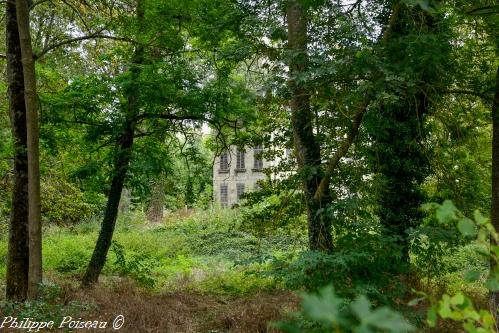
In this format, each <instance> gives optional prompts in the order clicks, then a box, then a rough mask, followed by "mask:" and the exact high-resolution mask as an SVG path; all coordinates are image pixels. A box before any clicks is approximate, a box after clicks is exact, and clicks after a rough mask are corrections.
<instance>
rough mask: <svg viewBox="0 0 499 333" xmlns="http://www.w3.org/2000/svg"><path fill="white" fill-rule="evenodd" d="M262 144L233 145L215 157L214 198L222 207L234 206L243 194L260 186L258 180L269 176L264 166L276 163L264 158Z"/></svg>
mask: <svg viewBox="0 0 499 333" xmlns="http://www.w3.org/2000/svg"><path fill="white" fill-rule="evenodd" d="M262 152H263V148H262V146H256V147H253V148H244V149H242V148H239V147H237V146H231V147H230V149H228V150H226V151H224V152H222V153H221V154H220V156H217V157H216V158H215V163H214V164H213V200H214V202H215V204H219V205H221V206H222V207H232V206H233V205H234V204H237V203H238V202H239V198H240V197H241V194H243V193H245V192H248V191H253V190H255V188H257V187H258V184H257V181H258V180H261V179H265V178H267V176H266V175H265V173H264V172H263V169H264V168H267V167H270V166H272V165H273V164H274V162H273V161H266V160H264V159H263V158H262V157H261V155H262Z"/></svg>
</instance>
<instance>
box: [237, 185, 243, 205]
mask: <svg viewBox="0 0 499 333" xmlns="http://www.w3.org/2000/svg"><path fill="white" fill-rule="evenodd" d="M236 186H237V187H236V189H237V201H239V199H241V196H242V195H243V193H244V184H243V183H238V184H237V185H236Z"/></svg>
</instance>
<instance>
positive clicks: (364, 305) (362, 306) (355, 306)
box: [350, 295, 371, 318]
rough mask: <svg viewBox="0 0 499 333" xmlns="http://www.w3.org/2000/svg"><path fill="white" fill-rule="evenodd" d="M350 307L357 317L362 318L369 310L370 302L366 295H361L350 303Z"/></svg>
mask: <svg viewBox="0 0 499 333" xmlns="http://www.w3.org/2000/svg"><path fill="white" fill-rule="evenodd" d="M350 308H351V309H352V311H353V313H355V315H357V317H358V318H363V317H365V316H367V315H369V313H370V312H371V303H369V300H368V299H367V297H366V296H364V295H362V296H360V297H359V298H357V299H356V300H355V301H354V302H353V303H352V304H350Z"/></svg>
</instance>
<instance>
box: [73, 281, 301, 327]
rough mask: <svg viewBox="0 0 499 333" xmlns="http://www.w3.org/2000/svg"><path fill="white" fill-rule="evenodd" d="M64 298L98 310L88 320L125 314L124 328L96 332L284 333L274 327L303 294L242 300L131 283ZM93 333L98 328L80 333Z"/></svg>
mask: <svg viewBox="0 0 499 333" xmlns="http://www.w3.org/2000/svg"><path fill="white" fill-rule="evenodd" d="M64 297H65V298H66V300H65V301H66V302H69V301H80V302H83V303H91V304H94V305H95V306H96V310H95V311H92V313H90V314H85V315H84V316H83V315H82V319H84V320H86V319H87V317H88V318H89V319H91V320H99V319H101V320H105V321H108V325H111V324H112V321H113V319H114V318H115V317H116V316H118V315H120V314H121V315H123V317H124V325H123V327H122V328H121V329H120V330H118V331H117V330H114V329H112V327H108V329H106V330H102V329H99V330H95V331H99V332H120V333H125V332H127V333H128V332H130V333H141V332H150V333H155V332H162V333H164V332H168V333H169V332H172V333H194V332H196V333H222V332H234V333H242V332H248V333H263V332H278V331H277V330H276V329H273V328H271V327H269V326H268V323H269V322H272V321H276V320H279V319H282V318H283V316H284V315H285V314H286V313H288V312H290V311H295V310H296V309H297V307H298V304H299V297H298V296H296V295H295V294H293V293H291V292H284V291H283V292H278V293H259V294H256V295H252V296H247V297H241V298H237V299H231V298H224V297H220V296H212V295H202V294H197V293H189V292H174V293H166V294H148V293H145V292H144V291H139V290H137V289H136V288H135V287H134V286H133V285H131V284H128V283H126V282H125V281H122V283H119V284H116V285H115V286H113V287H109V286H107V287H103V286H102V285H99V286H97V287H95V288H94V289H91V290H68V291H67V293H66V295H65V296H64ZM93 312H95V313H93ZM76 319H77V318H76ZM89 331H92V330H88V329H82V330H76V331H75V332H89Z"/></svg>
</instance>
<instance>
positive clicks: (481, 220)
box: [473, 209, 489, 225]
mask: <svg viewBox="0 0 499 333" xmlns="http://www.w3.org/2000/svg"><path fill="white" fill-rule="evenodd" d="M473 218H474V219H475V222H476V223H477V224H478V225H484V224H485V223H487V221H488V220H489V219H488V218H486V217H485V216H483V215H482V213H481V212H480V211H479V210H478V209H477V210H475V212H474V213H473Z"/></svg>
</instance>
